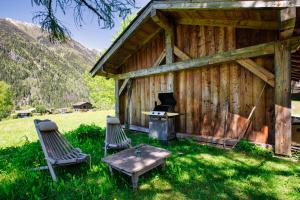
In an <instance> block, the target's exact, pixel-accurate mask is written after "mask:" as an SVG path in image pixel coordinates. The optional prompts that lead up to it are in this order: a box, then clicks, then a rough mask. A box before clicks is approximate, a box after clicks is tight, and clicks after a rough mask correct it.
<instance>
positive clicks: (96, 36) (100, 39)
mask: <svg viewBox="0 0 300 200" xmlns="http://www.w3.org/2000/svg"><path fill="white" fill-rule="evenodd" d="M148 2H149V0H136V4H137V6H138V7H142V6H144V5H146V4H147V3H148ZM38 10H39V8H38V7H36V6H35V7H32V5H31V0H1V1H0V18H11V19H15V20H19V21H25V22H30V23H32V17H33V16H34V13H35V12H36V11H38ZM85 16H86V19H85V24H83V26H81V27H78V26H76V25H75V23H74V18H73V10H72V9H69V10H67V13H66V15H65V16H64V15H59V19H60V20H61V21H62V22H63V23H64V25H65V26H66V27H67V28H68V29H69V30H70V31H71V37H72V38H74V39H75V40H77V41H79V42H80V43H81V44H83V45H84V46H86V47H88V48H91V49H97V50H102V49H105V48H108V47H109V45H110V44H111V38H112V35H113V34H114V33H115V32H116V30H117V29H118V27H119V26H120V19H116V24H115V27H114V28H113V29H111V30H109V29H101V28H100V27H99V26H98V25H97V21H96V18H95V17H93V15H92V14H87V15H85Z"/></svg>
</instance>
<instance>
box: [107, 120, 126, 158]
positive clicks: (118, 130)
mask: <svg viewBox="0 0 300 200" xmlns="http://www.w3.org/2000/svg"><path fill="white" fill-rule="evenodd" d="M129 147H131V140H130V139H129V138H128V137H127V136H126V134H125V132H124V130H123V128H122V126H121V123H120V120H119V118H117V117H111V116H107V117H106V134H105V142H104V148H105V152H104V156H106V155H107V150H108V149H126V148H129Z"/></svg>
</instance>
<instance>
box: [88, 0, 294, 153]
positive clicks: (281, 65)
mask: <svg viewBox="0 0 300 200" xmlns="http://www.w3.org/2000/svg"><path fill="white" fill-rule="evenodd" d="M299 6H300V2H299V1H296V0H295V1H234V0H223V1H222V0H212V1H208V0H194V1H184V0H176V1H172V0H169V1H168V0H165V1H163V0H161V1H151V2H150V3H149V4H148V5H147V6H145V7H144V8H143V9H142V10H141V11H140V12H139V13H138V15H137V17H136V18H135V20H133V22H132V23H131V24H130V25H129V26H128V27H127V29H126V30H125V31H124V32H123V33H122V34H121V35H120V36H119V37H118V39H117V40H115V42H114V43H113V44H112V45H111V47H110V48H109V49H108V50H107V51H106V53H105V54H104V55H103V56H102V57H101V58H100V59H99V61H98V62H97V63H96V65H95V66H94V67H93V69H92V70H91V74H92V75H93V76H96V75H100V76H105V77H109V78H114V79H115V80H116V81H115V83H116V91H115V94H116V115H117V116H119V117H120V120H121V121H122V122H123V123H127V124H129V125H130V127H132V128H133V127H135V128H138V127H140V128H141V129H142V128H143V129H144V130H146V128H147V127H148V122H149V119H148V116H146V115H144V114H143V113H142V112H143V111H151V110H153V108H154V107H155V102H159V99H158V93H160V92H173V93H174V98H175V99H176V102H177V103H176V106H175V112H177V113H179V114H180V115H179V116H178V117H176V118H175V120H176V123H175V131H176V133H177V136H180V137H188V136H189V137H193V138H195V139H197V140H200V141H205V142H212V143H222V141H223V142H224V140H221V139H222V138H223V139H224V138H229V139H231V140H238V139H240V137H241V136H242V137H246V138H247V139H248V140H250V141H252V142H255V143H261V144H272V145H274V147H275V152H276V153H277V154H282V155H290V153H291V109H290V108H291V98H290V95H291V81H292V80H296V81H298V80H299V78H300V67H299V64H300V51H298V47H299V45H300V23H299V22H300V8H299ZM226 109H228V112H229V113H231V115H225V117H224V114H223V113H224V112H225V111H226ZM226 116H229V118H228V117H226ZM248 118H249V119H250V120H251V123H249V126H247V130H246V131H247V132H246V133H245V134H244V133H243V134H242V135H241V134H237V133H242V132H243V131H238V130H240V129H243V130H244V128H241V127H242V126H244V124H245V122H247V120H249V119H248ZM224 120H225V121H226V120H227V121H228V120H230V123H228V122H226V124H229V126H230V129H231V130H233V131H232V132H231V133H229V134H227V133H226V132H224V131H222V128H224V126H225V125H226V124H225V123H224ZM223 123H224V124H225V125H224V126H223ZM141 129H140V130H141ZM225 134H226V135H225Z"/></svg>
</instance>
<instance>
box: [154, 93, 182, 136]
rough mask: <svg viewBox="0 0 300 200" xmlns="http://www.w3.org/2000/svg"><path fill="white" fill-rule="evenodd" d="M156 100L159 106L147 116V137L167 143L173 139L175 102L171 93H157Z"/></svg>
mask: <svg viewBox="0 0 300 200" xmlns="http://www.w3.org/2000/svg"><path fill="white" fill-rule="evenodd" d="M158 99H159V101H160V103H161V104H159V105H157V102H155V107H154V109H153V111H151V112H150V113H149V114H148V115H149V118H150V120H149V136H150V137H152V138H157V139H159V140H161V141H164V142H167V141H168V140H170V139H173V138H175V136H176V135H175V128H174V127H175V116H176V115H178V114H177V113H174V108H175V105H176V100H175V98H174V95H173V92H161V93H158Z"/></svg>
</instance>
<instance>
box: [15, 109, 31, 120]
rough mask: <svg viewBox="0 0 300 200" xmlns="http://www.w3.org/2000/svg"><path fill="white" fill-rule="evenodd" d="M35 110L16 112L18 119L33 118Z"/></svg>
mask: <svg viewBox="0 0 300 200" xmlns="http://www.w3.org/2000/svg"><path fill="white" fill-rule="evenodd" d="M33 111H34V110H32V109H30V110H16V114H17V118H26V117H30V116H32V112H33Z"/></svg>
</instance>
